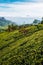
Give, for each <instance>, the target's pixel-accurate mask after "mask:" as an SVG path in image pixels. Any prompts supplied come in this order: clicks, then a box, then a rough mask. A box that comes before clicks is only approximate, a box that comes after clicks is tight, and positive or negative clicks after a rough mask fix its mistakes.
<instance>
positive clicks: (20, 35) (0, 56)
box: [0, 24, 43, 65]
mask: <svg viewBox="0 0 43 65" xmlns="http://www.w3.org/2000/svg"><path fill="white" fill-rule="evenodd" d="M24 30H25V31H24ZM24 32H25V33H24ZM0 65H43V24H38V25H32V26H28V27H25V28H24V29H22V30H14V31H12V32H3V33H0Z"/></svg>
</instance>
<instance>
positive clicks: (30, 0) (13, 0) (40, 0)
mask: <svg viewBox="0 0 43 65" xmlns="http://www.w3.org/2000/svg"><path fill="white" fill-rule="evenodd" d="M5 2H8V3H9V2H43V0H0V3H5Z"/></svg>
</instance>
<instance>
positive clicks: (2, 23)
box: [0, 17, 15, 26]
mask: <svg viewBox="0 0 43 65" xmlns="http://www.w3.org/2000/svg"><path fill="white" fill-rule="evenodd" d="M10 24H15V23H14V22H12V21H10V20H7V19H5V18H4V17H0V26H7V25H10Z"/></svg>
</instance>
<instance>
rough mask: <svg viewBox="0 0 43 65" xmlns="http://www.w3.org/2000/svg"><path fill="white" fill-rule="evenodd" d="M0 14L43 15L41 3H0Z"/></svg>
mask: <svg viewBox="0 0 43 65" xmlns="http://www.w3.org/2000/svg"><path fill="white" fill-rule="evenodd" d="M0 16H4V17H26V16H30V17H43V3H12V4H11V3H10V4H0Z"/></svg>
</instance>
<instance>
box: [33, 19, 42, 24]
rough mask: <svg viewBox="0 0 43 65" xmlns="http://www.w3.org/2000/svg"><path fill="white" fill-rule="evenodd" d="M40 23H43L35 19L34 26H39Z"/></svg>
mask: <svg viewBox="0 0 43 65" xmlns="http://www.w3.org/2000/svg"><path fill="white" fill-rule="evenodd" d="M39 23H41V21H40V20H38V19H35V20H34V21H33V24H34V25H37V24H39Z"/></svg>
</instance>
